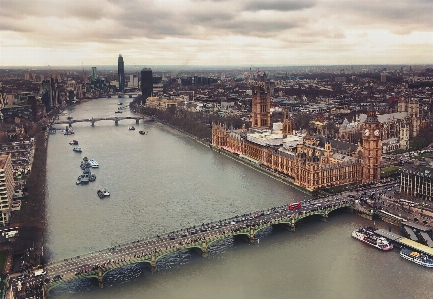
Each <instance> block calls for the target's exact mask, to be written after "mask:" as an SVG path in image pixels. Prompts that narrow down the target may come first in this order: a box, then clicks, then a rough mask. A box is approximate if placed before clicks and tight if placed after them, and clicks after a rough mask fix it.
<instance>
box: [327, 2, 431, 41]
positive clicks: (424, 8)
mask: <svg viewBox="0 0 433 299" xmlns="http://www.w3.org/2000/svg"><path fill="white" fill-rule="evenodd" d="M334 4H335V7H336V9H338V10H339V13H340V14H343V13H347V14H348V15H353V16H354V18H358V19H359V20H360V21H364V22H365V23H363V24H362V25H367V26H378V28H383V29H388V30H389V29H391V31H393V32H394V33H396V34H409V33H411V32H412V31H413V30H417V29H418V30H420V29H421V30H425V29H426V28H430V29H431V28H433V18H432V17H431V12H432V10H433V1H431V0H418V1H413V0H399V1H376V2H373V1H365V2H364V1H358V2H351V1H349V2H343V3H340V2H339V1H337V2H336V3H334ZM367 20H368V21H367ZM358 25H361V24H358ZM430 29H429V30H430Z"/></svg>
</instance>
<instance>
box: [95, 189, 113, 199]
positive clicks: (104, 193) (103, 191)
mask: <svg viewBox="0 0 433 299" xmlns="http://www.w3.org/2000/svg"><path fill="white" fill-rule="evenodd" d="M96 194H97V195H98V196H99V198H104V197H107V196H110V192H108V191H107V189H105V188H103V189H101V190H98V191H97V192H96Z"/></svg>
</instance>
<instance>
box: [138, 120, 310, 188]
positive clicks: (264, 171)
mask: <svg viewBox="0 0 433 299" xmlns="http://www.w3.org/2000/svg"><path fill="white" fill-rule="evenodd" d="M143 116H147V115H144V114H143ZM156 123H157V124H158V125H159V126H160V127H163V128H164V129H165V130H167V131H169V132H171V133H176V134H182V135H184V136H187V137H189V138H191V139H193V140H194V141H196V142H198V143H200V144H201V145H203V146H206V147H209V148H210V149H212V150H214V151H217V152H218V153H220V154H222V155H224V156H226V157H228V158H230V159H232V160H235V161H237V162H239V163H241V164H243V165H245V166H247V167H250V168H252V169H254V170H256V171H258V172H260V173H262V174H264V175H266V176H268V177H271V178H273V179H275V180H277V181H279V182H281V183H283V184H286V185H289V186H291V187H293V188H295V189H296V190H298V191H301V192H303V193H306V194H308V195H312V193H311V192H310V191H308V190H306V189H304V188H302V187H300V186H298V185H296V184H295V183H294V182H292V181H290V180H288V179H286V178H284V177H282V176H280V175H278V174H277V173H275V172H272V171H269V170H267V169H265V168H263V167H260V166H258V165H256V164H254V163H253V162H251V161H248V160H246V159H242V158H240V157H238V156H236V155H234V154H232V153H230V152H228V151H224V150H220V149H217V148H215V147H213V146H212V144H211V143H210V142H207V141H206V140H201V139H200V138H198V137H197V136H194V135H191V134H189V133H187V132H184V131H182V130H180V129H178V128H176V127H174V126H172V125H170V124H167V123H164V122H162V121H160V120H157V121H156Z"/></svg>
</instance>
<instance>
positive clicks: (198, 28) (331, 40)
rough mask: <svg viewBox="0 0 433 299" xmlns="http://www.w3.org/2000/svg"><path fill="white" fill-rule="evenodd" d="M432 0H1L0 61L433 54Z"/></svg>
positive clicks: (203, 61) (288, 59) (285, 60)
mask: <svg viewBox="0 0 433 299" xmlns="http://www.w3.org/2000/svg"><path fill="white" fill-rule="evenodd" d="M432 16H433V0H296V1H295V0H74V1H71V0H25V1H24V0H0V66H12V65H18V66H23V65H27V66H44V65H51V66H60V65H81V64H82V63H83V64H84V65H116V64H117V57H118V55H119V54H122V55H123V57H124V60H125V64H126V65H134V64H135V65H137V66H145V65H254V66H264V65H281V66H282V65H319V64H327V65H329V64H348V65H350V64H354V65H355V64H426V63H433V59H432V58H433V47H432V46H433V17H432Z"/></svg>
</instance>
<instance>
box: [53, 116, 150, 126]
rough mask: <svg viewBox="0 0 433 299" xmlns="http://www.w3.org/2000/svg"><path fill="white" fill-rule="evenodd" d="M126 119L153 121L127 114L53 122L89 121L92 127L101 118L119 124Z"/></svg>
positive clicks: (148, 118) (137, 121)
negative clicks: (123, 115)
mask: <svg viewBox="0 0 433 299" xmlns="http://www.w3.org/2000/svg"><path fill="white" fill-rule="evenodd" d="M125 119H135V123H136V124H138V123H139V122H140V120H143V121H153V118H151V117H140V116H125V117H116V116H115V117H97V118H93V117H92V118H85V119H69V120H63V121H60V120H57V121H54V122H53V125H64V124H66V125H70V126H72V124H74V123H81V122H89V123H91V124H92V127H93V126H94V125H95V122H97V121H101V120H111V121H114V123H115V124H116V125H118V124H119V121H121V120H125Z"/></svg>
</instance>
